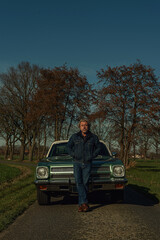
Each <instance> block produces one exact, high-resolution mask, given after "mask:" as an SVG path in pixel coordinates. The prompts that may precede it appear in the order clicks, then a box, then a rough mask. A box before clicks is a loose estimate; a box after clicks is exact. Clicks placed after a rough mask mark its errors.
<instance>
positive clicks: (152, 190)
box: [126, 160, 160, 202]
mask: <svg viewBox="0 0 160 240" xmlns="http://www.w3.org/2000/svg"><path fill="white" fill-rule="evenodd" d="M126 175H127V178H128V184H129V186H131V187H132V188H134V189H136V190H138V191H140V192H143V193H144V194H146V195H147V196H148V197H149V198H152V199H154V200H155V201H157V202H159V201H160V160H158V161H152V160H137V161H136V165H135V167H133V168H130V169H129V170H127V173H126Z"/></svg>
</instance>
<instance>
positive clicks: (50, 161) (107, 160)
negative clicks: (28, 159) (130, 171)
mask: <svg viewBox="0 0 160 240" xmlns="http://www.w3.org/2000/svg"><path fill="white" fill-rule="evenodd" d="M92 163H93V165H101V166H102V165H103V164H105V165H106V164H107V165H110V164H112V165H115V164H120V165H121V164H122V161H121V160H120V159H117V158H112V157H111V156H98V157H96V158H95V159H94V160H93V161H92ZM43 164H45V165H71V164H73V158H72V157H71V156H69V155H64V156H63V155H61V156H54V157H47V158H43V159H41V160H40V161H39V163H38V165H43Z"/></svg>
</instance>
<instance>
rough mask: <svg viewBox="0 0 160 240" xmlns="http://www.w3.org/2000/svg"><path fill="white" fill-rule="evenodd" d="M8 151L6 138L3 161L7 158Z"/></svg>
mask: <svg viewBox="0 0 160 240" xmlns="http://www.w3.org/2000/svg"><path fill="white" fill-rule="evenodd" d="M8 150H9V145H8V136H7V138H6V147H5V153H4V159H5V160H7V158H8Z"/></svg>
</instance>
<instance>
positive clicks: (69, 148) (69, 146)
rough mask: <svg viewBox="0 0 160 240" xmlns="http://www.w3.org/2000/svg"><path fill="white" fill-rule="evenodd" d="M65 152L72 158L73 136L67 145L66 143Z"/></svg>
mask: <svg viewBox="0 0 160 240" xmlns="http://www.w3.org/2000/svg"><path fill="white" fill-rule="evenodd" d="M67 151H68V154H69V155H70V156H71V157H73V158H74V139H73V135H72V136H71V137H70V139H69V141H68V143H67Z"/></svg>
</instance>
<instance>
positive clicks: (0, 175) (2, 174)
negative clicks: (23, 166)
mask: <svg viewBox="0 0 160 240" xmlns="http://www.w3.org/2000/svg"><path fill="white" fill-rule="evenodd" d="M20 174H21V171H20V169H18V168H16V167H11V166H7V165H4V164H0V184H2V183H3V182H6V181H11V180H12V179H14V178H15V177H17V176H19V175H20Z"/></svg>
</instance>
